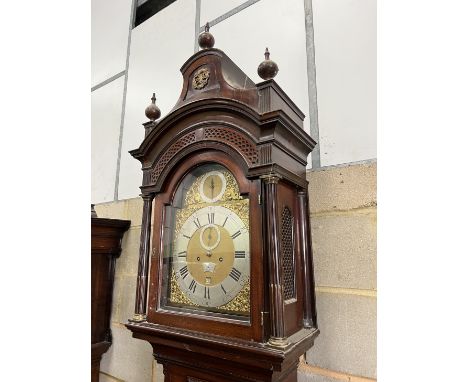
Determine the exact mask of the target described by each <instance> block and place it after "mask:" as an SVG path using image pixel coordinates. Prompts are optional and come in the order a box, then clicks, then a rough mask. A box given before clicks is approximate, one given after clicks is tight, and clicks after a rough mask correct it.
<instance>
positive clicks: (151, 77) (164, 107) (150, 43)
mask: <svg viewBox="0 0 468 382" xmlns="http://www.w3.org/2000/svg"><path fill="white" fill-rule="evenodd" d="M194 38H195V1H192V0H178V1H176V2H174V3H172V4H171V5H169V6H168V7H166V8H164V9H163V10H162V11H160V12H158V13H157V14H156V15H154V16H153V17H151V18H149V19H148V20H146V21H145V22H144V23H142V24H140V25H139V26H138V27H137V28H135V29H134V30H133V32H132V42H131V47H130V62H129V72H128V83H127V101H126V107H125V123H124V135H123V142H122V156H121V167H120V180H119V199H127V198H133V197H136V196H138V195H139V191H140V189H139V186H141V180H142V172H141V164H140V162H139V161H137V160H136V159H134V158H133V157H132V156H131V155H130V154H129V153H128V151H129V150H132V149H135V148H137V147H138V146H139V145H140V143H141V142H142V140H143V138H144V128H143V126H142V125H141V124H142V123H143V122H145V121H147V118H146V117H145V113H144V111H145V108H146V106H147V105H148V104H149V103H150V102H151V101H150V98H151V95H152V93H153V92H155V93H156V98H157V101H156V104H157V105H158V106H159V108H160V109H161V114H162V115H161V118H163V117H164V116H165V115H166V114H167V113H168V112H169V111H170V110H171V109H172V108H173V107H174V105H175V103H176V101H177V99H178V98H179V95H180V92H181V90H182V74H181V73H180V67H181V66H182V64H183V63H184V62H185V61H186V60H187V59H188V58H189V57H190V56H191V55H192V54H193V44H194Z"/></svg>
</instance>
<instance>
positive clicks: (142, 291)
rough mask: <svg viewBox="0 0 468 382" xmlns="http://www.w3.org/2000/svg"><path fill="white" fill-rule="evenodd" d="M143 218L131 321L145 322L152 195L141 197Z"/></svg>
mask: <svg viewBox="0 0 468 382" xmlns="http://www.w3.org/2000/svg"><path fill="white" fill-rule="evenodd" d="M142 198H143V216H142V221H141V236H140V259H139V261H138V278H137V287H136V296H135V314H134V315H133V319H132V321H144V320H146V302H147V301H146V300H147V295H148V264H149V254H150V235H151V210H152V205H153V199H154V194H153V193H152V194H146V195H142Z"/></svg>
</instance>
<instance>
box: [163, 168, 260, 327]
mask: <svg viewBox="0 0 468 382" xmlns="http://www.w3.org/2000/svg"><path fill="white" fill-rule="evenodd" d="M165 223H166V224H165V229H164V249H163V267H162V271H163V278H162V279H163V283H162V288H161V300H160V306H161V308H163V309H166V310H169V311H174V312H190V313H192V314H198V315H205V316H212V317H213V316H215V317H216V316H217V317H226V318H231V319H238V320H241V321H248V320H249V317H250V305H251V304H250V280H251V270H250V262H251V259H250V257H251V249H250V229H249V227H250V224H249V223H250V222H249V198H248V197H246V196H243V195H241V194H240V191H239V185H238V183H237V181H236V179H235V177H234V175H233V174H232V173H231V172H230V171H229V170H228V169H227V168H226V167H224V166H222V165H220V164H215V163H208V164H204V165H201V166H198V167H196V168H194V169H192V170H191V171H190V172H189V173H188V174H186V175H185V176H184V177H183V179H182V181H181V182H180V183H179V185H178V187H177V189H176V191H175V193H174V197H173V202H172V204H171V205H168V206H166V207H165Z"/></svg>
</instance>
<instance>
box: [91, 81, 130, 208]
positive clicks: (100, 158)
mask: <svg viewBox="0 0 468 382" xmlns="http://www.w3.org/2000/svg"><path fill="white" fill-rule="evenodd" d="M123 87H124V78H123V77H120V78H118V79H116V80H114V81H112V82H110V83H109V84H107V85H105V86H103V87H102V88H99V89H97V90H95V91H94V92H92V93H91V202H92V203H103V202H108V201H111V200H114V187H115V171H116V167H117V150H118V147H119V133H120V120H121V110H122V96H123Z"/></svg>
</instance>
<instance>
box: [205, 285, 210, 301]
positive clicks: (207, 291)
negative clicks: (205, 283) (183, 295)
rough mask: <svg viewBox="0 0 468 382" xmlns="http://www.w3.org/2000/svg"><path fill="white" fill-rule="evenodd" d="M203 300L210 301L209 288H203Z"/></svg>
mask: <svg viewBox="0 0 468 382" xmlns="http://www.w3.org/2000/svg"><path fill="white" fill-rule="evenodd" d="M205 298H207V299H208V300H209V299H210V288H208V287H205Z"/></svg>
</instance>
